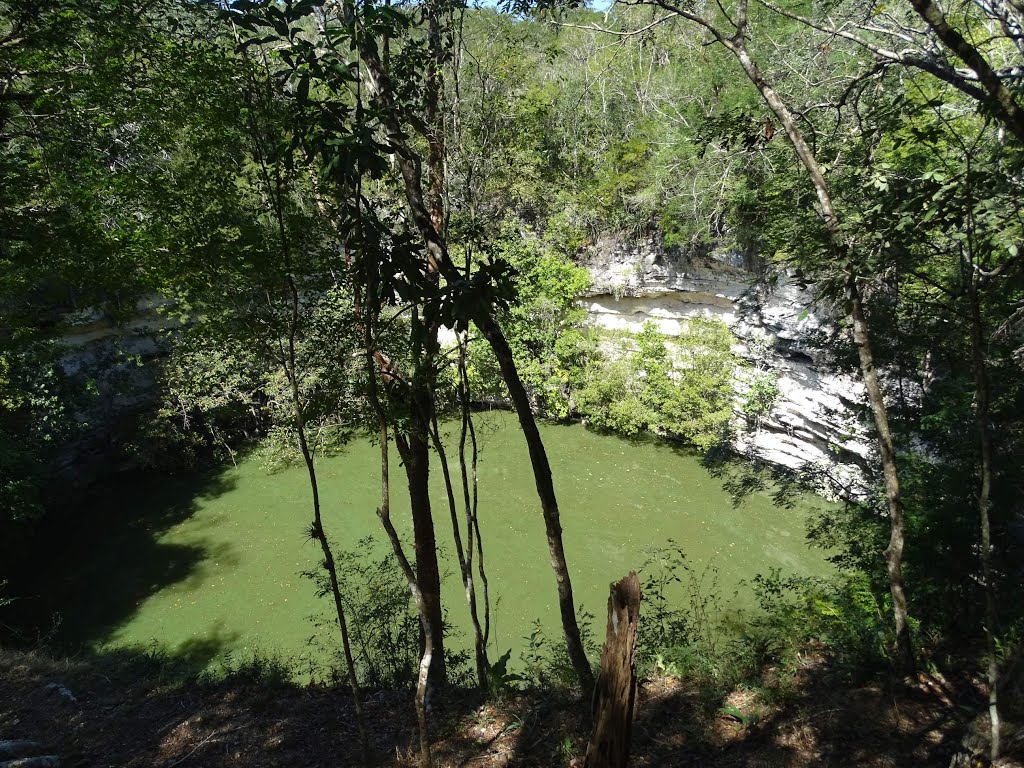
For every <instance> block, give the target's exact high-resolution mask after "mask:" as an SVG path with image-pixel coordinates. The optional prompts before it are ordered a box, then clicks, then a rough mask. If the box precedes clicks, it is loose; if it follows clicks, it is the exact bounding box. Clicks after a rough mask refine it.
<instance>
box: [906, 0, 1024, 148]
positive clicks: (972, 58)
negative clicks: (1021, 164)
mask: <svg viewBox="0 0 1024 768" xmlns="http://www.w3.org/2000/svg"><path fill="white" fill-rule="evenodd" d="M910 4H911V6H913V8H914V10H915V11H917V13H918V15H919V16H920V17H921V18H922V19H924V22H925V23H926V24H927V25H928V26H929V27H930V28H931V30H932V32H934V33H935V36H936V37H938V38H939V39H940V40H941V41H942V43H943V44H944V45H945V46H946V47H947V48H949V50H951V51H952V52H953V53H954V54H956V55H957V56H958V57H959V58H960V59H961V60H962V61H963V62H964V63H965V64H967V66H969V67H970V68H971V69H973V70H974V72H975V74H977V75H978V82H979V83H980V84H981V87H982V88H984V89H985V92H986V93H987V94H988V97H989V98H988V99H985V100H984V101H985V103H986V106H988V107H989V109H990V110H991V111H992V114H993V115H995V116H996V117H997V118H998V119H999V121H1000V122H1001V123H1002V124H1003V125H1005V126H1006V127H1007V128H1009V129H1010V132H1011V133H1013V135H1014V136H1015V137H1016V139H1017V141H1019V142H1021V143H1024V109H1021V107H1020V105H1019V104H1017V101H1016V99H1014V97H1013V92H1012V91H1010V89H1009V88H1007V87H1006V84H1005V83H1004V82H1003V81H1002V80H1000V79H999V75H997V74H996V72H995V70H994V69H992V65H991V64H989V63H988V61H987V60H986V59H985V57H984V56H982V55H981V53H980V52H979V51H978V49H977V48H975V47H974V46H973V45H971V43H969V42H968V41H967V39H966V38H965V37H964V36H963V35H961V34H960V33H959V32H958V31H957V30H955V29H954V28H953V27H951V26H950V25H949V22H948V21H947V20H946V15H945V14H944V13H943V12H942V9H941V8H939V6H938V5H936V4H935V3H934V2H932V0H910Z"/></svg>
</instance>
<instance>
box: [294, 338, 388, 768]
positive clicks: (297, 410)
mask: <svg viewBox="0 0 1024 768" xmlns="http://www.w3.org/2000/svg"><path fill="white" fill-rule="evenodd" d="M294 349H295V345H294V342H293V341H292V340H289V355H290V356H291V365H290V366H286V372H287V375H288V381H289V383H290V384H291V392H292V407H293V412H294V417H295V432H296V435H297V438H298V443H299V452H300V453H301V454H302V460H303V461H304V462H305V464H306V471H307V472H308V474H309V488H310V491H311V492H312V496H313V524H312V526H310V532H311V533H312V535H313V538H315V539H316V540H317V542H319V544H320V550H321V552H323V556H324V559H323V567H324V570H326V571H327V578H328V579H329V581H330V585H331V597H332V598H333V599H334V611H335V614H336V615H337V618H338V629H339V630H340V631H341V647H342V650H343V651H344V654H345V666H346V667H347V669H348V677H349V685H350V687H351V689H352V703H353V706H354V707H355V711H356V724H357V727H358V729H359V746H360V750H361V752H362V757H363V764H364V765H370V764H371V762H372V760H373V757H372V754H371V751H370V739H369V735H368V734H367V731H366V718H365V716H364V715H363V702H362V697H361V695H360V692H359V679H358V678H357V677H356V664H355V659H353V657H352V644H351V642H350V640H349V634H348V623H347V621H346V619H345V607H344V605H343V604H342V599H341V586H340V584H339V582H338V568H337V566H336V565H335V563H334V554H333V553H332V551H331V544H330V542H329V541H328V540H327V532H326V531H325V530H324V525H323V519H322V517H321V514H320V484H319V482H318V481H317V476H316V464H315V462H314V460H313V453H312V451H311V450H310V449H309V444H308V442H307V441H306V422H305V418H304V416H303V413H302V399H301V397H300V396H299V385H298V382H297V380H296V378H295V376H296V374H295V368H294V364H295V352H294Z"/></svg>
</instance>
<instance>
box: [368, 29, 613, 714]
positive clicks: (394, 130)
mask: <svg viewBox="0 0 1024 768" xmlns="http://www.w3.org/2000/svg"><path fill="white" fill-rule="evenodd" d="M360 39H361V38H360ZM360 54H361V55H362V57H363V60H364V62H365V64H366V67H367V69H368V70H369V72H370V74H371V80H372V82H371V85H372V87H373V90H374V91H375V93H376V95H377V97H378V99H379V100H380V102H381V105H380V106H381V117H382V119H383V121H384V127H385V130H386V133H387V138H388V143H389V144H390V145H391V146H392V147H393V148H394V149H395V159H396V162H397V163H398V169H399V171H400V172H401V174H402V181H403V187H404V191H405V199H406V202H407V204H408V210H409V217H410V218H411V219H412V223H413V225H414V226H415V227H416V230H417V232H419V234H420V237H421V238H422V240H423V244H424V246H425V247H426V251H427V262H428V269H429V270H439V271H440V273H441V275H443V276H444V278H445V279H446V280H448V281H449V282H450V283H457V282H460V281H461V279H462V274H461V272H460V271H459V269H458V267H456V266H455V264H454V262H453V261H452V260H451V257H450V256H449V253H448V246H447V243H446V242H445V240H444V238H443V237H442V236H441V233H440V232H439V231H438V230H437V229H436V228H435V227H434V224H433V220H432V216H431V212H430V211H429V210H428V208H427V206H426V204H425V203H424V199H423V178H422V173H421V170H420V162H419V161H418V158H417V156H416V154H415V152H414V151H413V150H412V149H410V147H409V145H408V141H407V137H406V134H405V132H404V131H403V129H402V126H401V124H400V122H399V120H398V114H399V112H398V111H397V109H396V108H395V106H394V105H393V103H392V95H391V94H392V91H391V86H390V82H389V74H388V72H387V71H386V70H385V69H384V67H383V65H382V64H381V61H380V58H379V56H378V54H377V51H376V49H375V47H373V46H367V45H361V46H360ZM410 277H413V276H410ZM491 312H493V307H488V308H486V309H485V310H483V311H481V312H480V313H479V315H478V316H477V317H475V318H473V320H474V322H475V323H476V325H477V327H478V328H479V329H480V331H481V332H482V333H483V335H484V337H485V338H486V339H487V341H488V343H490V345H491V349H493V350H494V354H495V357H497V359H498V363H499V365H500V367H501V373H502V378H503V379H504V380H505V384H506V385H507V386H508V389H509V393H510V395H511V397H512V402H513V405H514V406H515V409H516V414H517V415H518V416H519V423H520V425H521V426H522V429H523V435H524V436H525V438H526V443H527V446H528V447H529V450H530V463H531V466H532V467H533V474H534V479H535V481H536V484H537V494H538V495H539V496H540V502H541V513H542V514H543V516H544V527H545V530H546V533H547V539H548V551H549V553H550V556H551V567H552V569H553V570H554V572H555V582H556V585H557V588H558V607H559V613H560V614H561V617H562V629H563V631H564V633H565V641H566V646H567V648H568V652H569V658H570V660H571V661H572V665H573V669H574V670H575V672H576V675H577V677H578V678H579V681H580V685H581V686H582V688H583V690H584V692H585V693H587V694H589V692H590V690H591V688H592V687H593V684H594V676H593V673H592V672H591V670H590V662H589V661H587V655H586V653H585V652H584V650H583V643H582V641H581V639H580V632H579V626H578V625H577V623H576V611H575V606H574V603H573V596H572V583H571V581H570V579H569V569H568V567H567V566H566V563H565V551H564V549H563V547H562V526H561V523H560V521H559V516H558V502H557V500H556V498H555V489H554V485H553V484H552V482H551V465H550V464H549V463H548V458H547V453H546V452H545V450H544V443H543V441H542V440H541V437H540V432H539V431H538V429H537V423H536V421H535V419H534V417H533V412H532V411H531V410H530V402H529V398H528V397H527V395H526V390H525V389H524V388H523V383H522V381H521V380H520V378H519V372H518V371H517V370H516V365H515V360H514V358H513V356H512V350H511V349H510V348H509V346H508V341H507V340H506V339H505V335H504V333H503V332H502V330H501V328H500V326H499V325H498V323H497V321H496V320H495V319H494V317H493V316H492V315H491Z"/></svg>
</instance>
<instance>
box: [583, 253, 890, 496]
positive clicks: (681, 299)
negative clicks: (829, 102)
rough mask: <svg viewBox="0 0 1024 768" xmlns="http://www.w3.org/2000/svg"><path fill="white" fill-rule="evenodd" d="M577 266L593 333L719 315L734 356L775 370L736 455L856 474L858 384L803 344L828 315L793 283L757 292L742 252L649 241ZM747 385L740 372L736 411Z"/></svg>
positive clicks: (676, 324) (668, 328)
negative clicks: (703, 252)
mask: <svg viewBox="0 0 1024 768" xmlns="http://www.w3.org/2000/svg"><path fill="white" fill-rule="evenodd" d="M583 266H585V267H587V269H588V270H589V271H590V273H591V276H592V278H593V285H592V288H591V290H590V292H589V293H588V294H587V295H585V296H582V297H581V298H580V302H581V304H582V305H583V307H584V308H585V309H586V310H587V312H588V314H589V317H590V321H591V322H592V323H593V324H594V325H595V326H597V327H599V328H606V329H615V330H622V331H631V332H635V331H639V330H640V329H641V328H642V326H643V324H644V323H645V322H648V321H652V322H654V323H656V324H657V326H658V328H659V330H661V332H662V333H664V334H666V335H669V336H675V335H678V334H679V333H680V332H681V330H682V329H683V328H685V326H686V323H687V322H688V320H689V319H690V318H695V317H703V318H717V319H719V320H722V321H723V322H725V323H726V324H728V325H729V327H730V328H731V329H732V332H733V334H734V335H735V336H736V345H735V347H734V351H735V352H737V353H738V354H739V355H741V356H743V357H746V358H747V359H748V360H750V361H751V362H752V363H755V364H757V365H758V366H760V367H761V368H767V369H768V370H770V371H771V372H773V374H774V375H775V376H776V377H777V378H776V382H777V385H778V388H779V390H780V397H779V399H778V401H777V402H776V404H775V406H774V407H773V409H772V411H771V413H770V414H769V416H768V418H767V419H764V420H763V421H762V423H761V424H760V426H759V428H758V429H756V430H755V431H753V432H749V431H744V432H742V433H741V435H740V437H739V438H738V440H737V445H736V447H737V448H738V449H740V450H742V451H746V452H752V453H754V454H755V455H757V456H759V457H760V458H763V459H765V460H767V461H770V462H772V463H776V464H781V465H783V466H786V467H790V468H793V469H798V468H801V467H804V466H805V465H807V464H809V463H820V464H828V465H830V466H838V467H839V473H838V479H840V480H841V482H844V483H849V482H853V481H854V480H855V479H856V478H857V477H859V476H860V471H859V467H860V465H861V463H862V462H863V461H864V460H865V458H866V457H867V455H868V453H869V450H870V447H869V444H868V442H867V440H866V439H865V435H864V431H863V429H862V428H860V426H859V425H858V423H857V421H856V416H855V413H856V411H857V410H858V409H857V404H858V403H859V402H860V401H861V398H862V392H863V387H862V385H861V384H860V383H859V382H858V381H856V380H854V379H852V378H850V377H848V376H843V375H838V374H836V373H833V372H831V371H830V370H828V368H827V367H826V366H825V363H826V362H827V360H826V356H825V354H824V353H823V352H821V351H820V350H819V349H816V348H815V347H814V346H813V344H812V343H810V339H811V337H813V336H814V335H817V334H820V333H821V332H822V331H824V330H826V329H828V328H829V327H831V326H833V325H834V318H833V317H832V316H831V315H830V313H829V312H828V311H827V310H825V309H823V308H821V307H817V306H814V304H813V301H812V297H811V296H810V295H809V293H808V292H805V291H803V290H801V289H800V288H799V287H798V286H797V285H795V284H793V283H780V284H779V285H778V286H777V287H775V288H774V289H767V288H764V287H763V286H757V285H755V283H756V277H757V275H756V272H755V271H754V267H755V265H752V264H749V263H747V260H746V259H745V258H744V257H743V256H741V255H737V254H732V253H724V254H717V253H713V254H711V255H708V256H702V257H688V256H685V255H680V254H672V253H668V252H666V251H665V250H664V249H661V248H659V247H658V244H657V243H653V242H649V243H644V244H640V245H635V244H632V245H631V244H627V243H623V242H621V241H615V240H610V239H609V240H603V241H601V242H599V243H598V244H597V246H596V247H594V248H593V249H592V250H591V252H590V254H588V256H587V258H586V259H585V260H584V262H583ZM748 382H749V374H748V373H746V372H744V371H737V375H736V392H737V403H738V404H739V402H741V400H742V397H743V396H744V395H745V393H746V391H747V388H748V386H749V385H748Z"/></svg>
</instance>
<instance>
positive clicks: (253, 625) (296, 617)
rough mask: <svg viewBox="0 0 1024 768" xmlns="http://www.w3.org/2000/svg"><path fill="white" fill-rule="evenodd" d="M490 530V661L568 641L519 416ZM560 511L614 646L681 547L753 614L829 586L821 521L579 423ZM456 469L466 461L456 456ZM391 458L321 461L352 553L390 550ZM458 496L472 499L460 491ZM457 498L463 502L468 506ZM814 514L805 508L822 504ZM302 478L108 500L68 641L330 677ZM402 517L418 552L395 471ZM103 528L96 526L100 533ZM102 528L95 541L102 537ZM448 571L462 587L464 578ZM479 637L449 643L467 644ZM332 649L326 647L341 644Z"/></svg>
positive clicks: (248, 473) (502, 444) (589, 604)
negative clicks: (366, 541)
mask: <svg viewBox="0 0 1024 768" xmlns="http://www.w3.org/2000/svg"><path fill="white" fill-rule="evenodd" d="M477 422H478V427H479V433H480V446H481V454H480V519H481V527H482V531H483V536H484V541H485V554H486V559H487V565H488V571H489V573H488V576H489V579H490V583H491V589H492V603H496V604H497V605H496V611H495V618H494V631H493V637H492V644H493V648H494V649H495V650H497V651H498V653H499V654H500V653H503V652H504V651H505V650H507V649H509V648H512V649H513V656H514V657H517V656H518V652H519V650H521V649H522V648H523V645H524V640H523V638H524V636H526V635H528V634H529V632H530V629H531V626H532V624H533V622H534V620H536V619H540V620H541V622H542V624H543V626H544V627H545V630H546V632H547V634H548V636H549V637H551V638H557V637H558V636H559V624H558V612H557V603H556V599H555V585H554V577H553V575H552V572H551V568H550V565H549V558H548V552H547V545H546V540H545V537H544V526H543V520H542V518H541V514H540V508H539V504H538V501H537V495H536V490H535V486H534V481H533V475H532V472H531V469H530V465H529V460H528V454H527V450H526V446H525V444H524V442H523V439H522V434H521V433H520V432H519V429H518V423H517V422H516V420H515V417H514V416H512V415H511V414H508V413H502V412H495V413H488V414H479V415H478V416H477ZM541 432H542V435H543V438H544V441H545V445H546V447H547V450H548V453H549V456H550V459H551V465H552V470H553V475H554V480H555V488H556V491H557V493H558V498H559V503H560V506H561V511H562V526H563V529H564V540H565V550H566V556H567V559H568V562H569V566H570V569H571V573H572V580H573V587H574V591H575V595H576V599H577V605H578V606H582V607H583V608H585V609H588V610H590V611H591V612H593V613H595V614H597V617H598V618H597V620H596V622H595V629H596V633H597V634H601V633H603V616H602V614H603V612H604V610H605V603H606V600H607V594H608V584H609V582H611V581H613V580H616V579H618V578H620V577H621V576H622V575H624V574H625V573H626V572H628V571H629V570H630V569H634V568H638V567H639V566H641V565H642V563H643V561H644V557H645V553H646V552H648V551H649V550H650V549H651V548H652V547H657V546H661V545H664V544H665V543H666V542H667V541H668V540H669V539H673V540H674V541H675V542H676V544H678V545H679V546H680V547H682V549H683V550H684V551H685V552H686V554H687V557H688V559H689V561H690V563H691V565H692V566H693V567H694V569H695V570H698V571H699V570H701V569H703V568H704V567H705V566H706V565H707V564H709V563H710V564H713V566H714V567H715V568H716V569H717V571H718V578H719V591H720V592H721V594H722V597H723V599H724V601H725V602H726V603H728V602H729V601H730V600H731V599H732V600H735V601H738V602H739V603H740V604H742V603H743V602H744V601H747V602H749V600H750V598H749V590H744V589H742V588H740V591H739V593H738V594H736V596H735V598H734V597H733V595H734V592H735V591H736V589H737V588H738V587H739V585H741V582H742V581H743V580H745V579H750V578H752V577H753V576H754V575H756V574H758V573H767V572H768V570H769V569H771V568H781V569H782V571H783V572H784V573H801V574H815V573H824V572H826V570H827V567H826V564H825V563H824V560H823V556H822V554H821V553H820V552H817V551H813V550H810V549H809V548H808V546H807V543H806V541H805V538H804V527H805V516H806V512H807V508H806V507H804V508H799V507H798V508H796V509H780V508H777V507H775V506H773V505H772V503H771V500H770V499H769V498H768V496H767V495H758V494H755V495H753V496H752V497H750V498H748V499H747V500H746V501H745V502H744V503H743V504H741V505H740V506H734V505H733V504H732V502H731V500H730V498H729V496H728V494H727V493H726V492H724V491H723V490H722V488H721V484H720V482H719V481H718V480H716V479H715V478H713V477H711V476H710V475H709V474H708V472H707V471H706V470H705V469H704V468H703V467H702V466H701V464H700V461H699V460H698V459H697V458H696V457H693V456H690V455H686V454H685V453H681V452H679V451H677V450H674V449H673V448H672V447H670V446H666V445H664V444H660V443H657V442H654V441H647V442H631V441H626V440H622V439H619V438H616V437H612V436H607V435H600V434H595V433H593V432H590V431H588V430H586V429H585V428H583V427H582V426H579V425H572V426H555V425H544V426H542V427H541ZM452 460H453V462H454V457H452ZM432 467H433V468H434V469H435V470H438V471H435V472H433V475H434V477H433V481H434V497H433V498H434V508H435V512H434V518H435V525H436V528H437V538H438V541H439V542H442V543H443V545H444V546H445V548H446V549H447V551H448V552H449V553H450V552H451V551H452V549H453V548H452V545H451V543H450V542H451V526H450V522H449V512H448V507H447V502H446V497H445V494H444V491H443V484H442V482H441V477H440V472H439V468H438V467H437V466H436V462H434V464H433V465H432ZM379 470H380V464H379V449H378V448H377V447H375V446H373V445H371V444H370V442H369V441H364V440H360V441H356V442H354V443H353V444H352V445H351V446H350V447H349V448H348V449H347V451H346V452H345V453H344V454H342V455H340V456H335V457H332V458H330V459H324V460H322V461H321V462H320V463H319V476H320V481H321V497H322V499H323V505H324V515H325V526H326V528H327V531H328V534H329V536H330V537H331V539H332V540H333V542H334V543H335V546H336V547H337V548H339V549H345V548H351V547H354V546H355V545H356V542H357V541H358V540H359V539H362V538H363V537H366V536H368V535H373V536H375V537H376V538H377V539H378V541H379V542H380V547H381V549H380V551H381V552H383V551H384V549H383V542H384V539H383V535H382V531H381V530H380V523H379V521H378V520H377V518H376V515H375V510H376V507H377V505H378V503H379V492H380V480H379ZM457 493H459V491H458V490H457ZM458 498H459V499H461V495H459V496H458ZM812 501H813V500H808V502H807V504H808V505H809V504H811V503H812ZM309 509H310V507H309V488H308V480H307V476H306V473H305V469H304V468H302V467H294V468H292V469H288V470H285V471H282V472H278V473H275V474H268V472H267V471H266V470H265V469H264V467H263V466H262V465H261V463H260V462H259V460H258V459H257V458H254V457H250V458H246V459H244V460H241V461H239V464H238V466H237V467H233V468H232V467H229V468H227V469H226V470H223V471H221V472H217V473H209V474H206V475H202V476H195V477H193V476H189V477H177V478H173V477H172V478H166V479H160V480H152V479H149V478H144V479H141V480H138V481H136V482H134V483H127V484H126V485H125V486H122V487H118V488H116V489H110V492H109V493H107V494H106V495H105V498H104V499H103V501H102V503H101V504H100V505H98V507H97V508H94V509H92V510H91V511H90V515H103V516H104V517H105V518H106V519H107V521H108V524H107V525H84V524H83V527H82V533H81V536H80V539H81V540H80V541H79V542H78V545H77V546H76V547H74V548H73V552H72V553H71V554H69V555H67V556H66V557H67V558H68V562H67V563H66V564H65V565H66V568H62V569H61V571H62V572H63V573H66V575H65V576H62V577H61V579H60V580H59V581H57V582H56V583H54V584H52V585H51V587H50V591H52V592H53V594H52V595H49V596H48V597H47V598H46V602H47V603H48V604H49V605H50V606H52V608H54V609H56V610H58V611H59V612H60V614H61V615H62V617H63V624H62V627H61V629H60V630H59V631H60V633H61V634H62V635H63V636H64V637H65V638H67V639H72V640H74V641H76V642H80V643H85V644H87V645H91V646H93V647H103V648H118V647H124V646H136V647H137V646H153V647H157V648H160V649H166V650H168V651H171V652H177V653H188V654H190V655H191V656H192V658H193V659H195V658H198V659H199V660H200V661H201V662H207V663H216V662H217V661H218V660H219V659H220V658H221V657H222V656H223V654H225V653H238V652H240V651H243V650H248V651H252V650H260V651H264V652H271V653H275V654H280V655H283V656H286V657H291V658H293V659H297V660H298V659H303V658H305V659H307V660H312V661H316V660H317V658H318V657H322V655H323V654H324V653H325V651H324V650H323V648H322V647H321V646H322V645H323V643H318V642H313V640H312V639H313V638H314V637H320V638H321V639H323V638H324V637H326V636H327V635H325V633H329V632H332V631H333V630H332V628H331V626H330V623H329V622H321V624H322V625H324V626H321V627H320V628H316V627H315V626H314V622H313V621H312V620H311V617H313V616H322V617H326V618H330V616H331V613H330V610H331V608H330V604H329V603H328V601H327V600H325V599H319V598H317V597H316V594H315V588H314V586H313V584H312V583H311V582H310V581H309V580H308V579H306V578H304V577H302V576H301V575H300V573H301V572H302V571H304V570H307V569H310V568H311V567H314V566H315V564H316V563H317V562H318V547H317V545H316V544H315V543H314V542H311V541H310V540H309V539H308V538H307V535H306V533H305V530H306V529H307V528H308V524H309V518H310V512H309ZM392 516H393V519H394V521H395V523H396V526H397V527H398V529H399V531H400V532H402V533H403V534H406V533H407V534H408V536H409V538H411V525H410V522H409V512H408V498H407V494H406V492H405V483H404V474H403V473H402V470H401V467H400V465H399V463H398V460H397V457H396V458H394V459H393V461H392ZM93 522H95V520H94V521H93ZM95 530H102V531H104V532H105V533H104V535H103V536H102V537H98V536H96V535H94V534H90V533H88V531H95ZM451 560H452V564H450V565H449V566H448V569H449V571H451V572H453V573H454V572H455V571H456V567H455V566H454V564H453V561H454V558H451ZM444 599H445V602H446V605H447V606H448V612H449V620H450V621H451V622H452V624H453V625H454V627H455V628H456V630H458V629H459V628H460V627H466V626H468V616H467V610H466V608H465V601H464V599H463V597H462V592H461V590H460V589H459V585H458V583H457V578H449V579H448V580H447V581H446V583H445V595H444ZM467 635H468V633H465V632H463V633H462V638H461V639H460V638H458V637H456V638H454V639H453V644H454V645H457V646H463V647H464V646H465V645H467V642H468V641H467V639H466V637H467ZM328 644H329V643H328Z"/></svg>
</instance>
